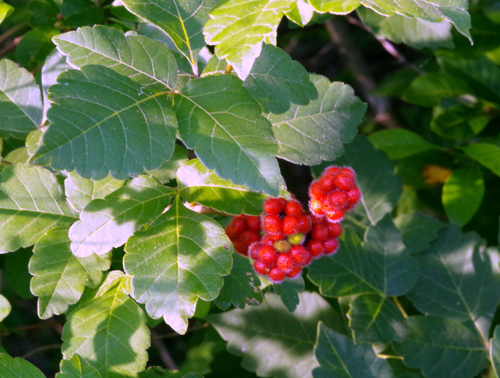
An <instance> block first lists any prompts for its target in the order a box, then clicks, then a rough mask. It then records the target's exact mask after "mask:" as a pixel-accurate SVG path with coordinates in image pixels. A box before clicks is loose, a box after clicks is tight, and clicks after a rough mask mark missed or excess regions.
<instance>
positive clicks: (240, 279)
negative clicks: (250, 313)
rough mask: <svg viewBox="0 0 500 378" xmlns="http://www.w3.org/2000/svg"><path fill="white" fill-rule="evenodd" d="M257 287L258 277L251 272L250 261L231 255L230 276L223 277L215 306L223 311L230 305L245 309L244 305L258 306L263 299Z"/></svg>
mask: <svg viewBox="0 0 500 378" xmlns="http://www.w3.org/2000/svg"><path fill="white" fill-rule="evenodd" d="M259 286H260V280H259V276H258V275H257V274H255V272H254V271H253V268H252V264H251V262H250V260H249V259H248V258H246V257H243V256H241V255H240V254H239V253H233V267H232V268H231V274H229V275H228V276H225V277H224V286H223V287H222V289H221V291H220V294H219V296H218V297H217V298H216V299H215V304H216V305H217V306H219V307H220V308H221V309H223V310H227V309H228V308H229V306H231V305H233V306H234V307H236V308H245V305H246V304H248V305H260V304H261V303H262V299H263V297H262V292H261V291H260V289H259Z"/></svg>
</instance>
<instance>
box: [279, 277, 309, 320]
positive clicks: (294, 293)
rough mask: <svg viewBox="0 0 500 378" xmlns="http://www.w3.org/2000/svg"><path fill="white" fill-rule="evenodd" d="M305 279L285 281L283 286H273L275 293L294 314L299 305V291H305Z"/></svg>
mask: <svg viewBox="0 0 500 378" xmlns="http://www.w3.org/2000/svg"><path fill="white" fill-rule="evenodd" d="M304 287H305V285H304V279H303V278H302V277H299V278H297V279H294V280H285V281H283V282H282V283H281V284H275V285H273V289H274V292H275V293H276V294H278V295H279V296H280V298H281V301H282V302H283V304H284V305H285V307H286V309H287V310H288V311H290V312H294V311H295V310H296V309H297V306H298V305H299V302H300V298H299V293H298V292H299V291H302V290H304Z"/></svg>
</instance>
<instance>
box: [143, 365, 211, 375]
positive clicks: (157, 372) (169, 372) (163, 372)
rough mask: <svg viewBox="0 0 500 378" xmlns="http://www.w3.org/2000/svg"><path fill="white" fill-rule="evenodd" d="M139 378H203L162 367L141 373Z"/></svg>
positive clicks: (151, 368)
mask: <svg viewBox="0 0 500 378" xmlns="http://www.w3.org/2000/svg"><path fill="white" fill-rule="evenodd" d="M139 378H203V377H202V376H201V375H199V374H196V373H181V372H178V371H173V370H166V369H162V368H160V367H156V366H155V367H150V368H148V369H147V370H144V371H141V372H140V373H139Z"/></svg>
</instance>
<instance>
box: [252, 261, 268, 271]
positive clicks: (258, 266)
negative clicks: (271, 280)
mask: <svg viewBox="0 0 500 378" xmlns="http://www.w3.org/2000/svg"><path fill="white" fill-rule="evenodd" d="M253 268H254V269H255V271H256V272H257V273H259V274H267V273H269V271H270V270H271V268H269V267H268V266H267V265H266V264H264V263H263V262H262V261H259V260H257V261H254V263H253Z"/></svg>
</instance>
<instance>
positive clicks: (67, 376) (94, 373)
mask: <svg viewBox="0 0 500 378" xmlns="http://www.w3.org/2000/svg"><path fill="white" fill-rule="evenodd" d="M56 378H102V375H101V374H100V373H99V371H98V370H97V369H96V368H95V367H93V366H91V365H90V364H89V363H88V362H87V361H85V359H83V358H82V357H80V356H79V355H78V354H74V355H73V357H71V358H70V359H68V360H62V361H61V372H60V373H57V374H56Z"/></svg>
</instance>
